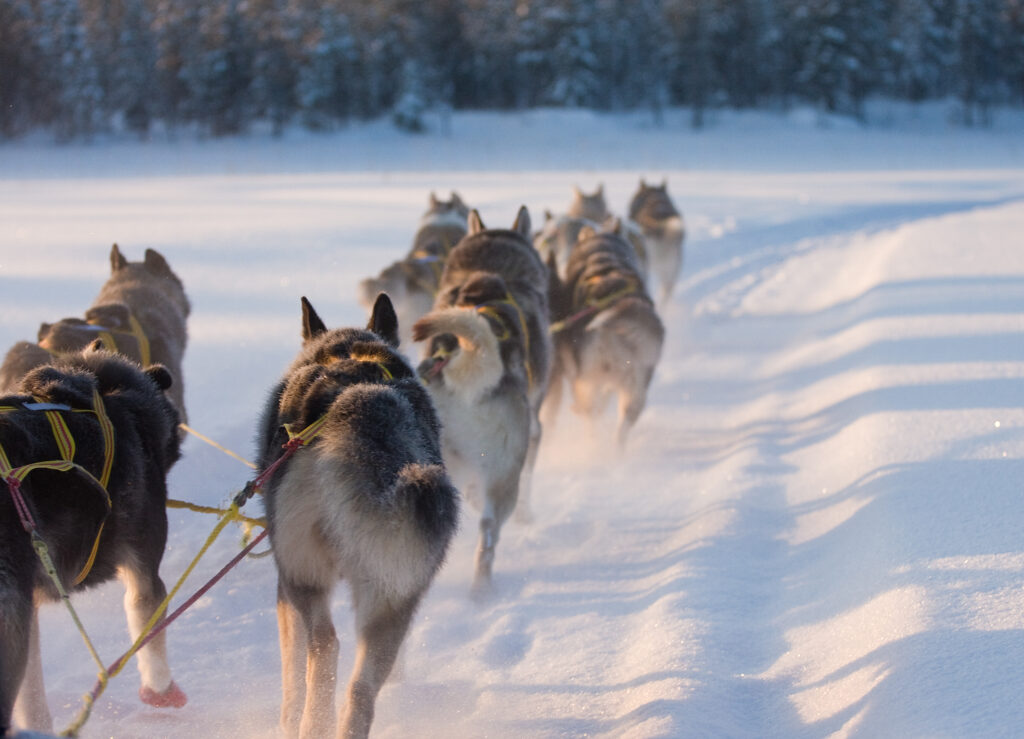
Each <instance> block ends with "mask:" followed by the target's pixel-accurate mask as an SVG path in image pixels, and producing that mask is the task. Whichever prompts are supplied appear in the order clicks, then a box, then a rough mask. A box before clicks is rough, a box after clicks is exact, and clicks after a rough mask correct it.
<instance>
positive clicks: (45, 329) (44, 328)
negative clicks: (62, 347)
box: [36, 323, 53, 342]
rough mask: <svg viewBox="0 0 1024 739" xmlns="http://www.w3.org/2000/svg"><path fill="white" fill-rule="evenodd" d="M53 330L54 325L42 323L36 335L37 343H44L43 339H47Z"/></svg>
mask: <svg viewBox="0 0 1024 739" xmlns="http://www.w3.org/2000/svg"><path fill="white" fill-rule="evenodd" d="M51 328H53V324H52V323H40V324H39V333H37V334H36V341H37V342H39V341H42V340H43V339H45V338H46V336H47V334H49V333H50V329H51Z"/></svg>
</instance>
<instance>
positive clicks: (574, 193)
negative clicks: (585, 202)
mask: <svg viewBox="0 0 1024 739" xmlns="http://www.w3.org/2000/svg"><path fill="white" fill-rule="evenodd" d="M572 196H573V197H574V198H576V199H577V200H582V199H583V191H582V190H580V186H579V185H573V186H572Z"/></svg>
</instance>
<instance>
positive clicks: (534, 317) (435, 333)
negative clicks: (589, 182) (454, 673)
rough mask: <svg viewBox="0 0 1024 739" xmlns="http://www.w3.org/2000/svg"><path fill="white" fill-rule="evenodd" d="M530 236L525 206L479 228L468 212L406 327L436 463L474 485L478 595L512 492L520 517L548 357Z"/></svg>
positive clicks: (544, 283) (541, 270) (541, 280)
mask: <svg viewBox="0 0 1024 739" xmlns="http://www.w3.org/2000/svg"><path fill="white" fill-rule="evenodd" d="M529 234H530V215H529V213H528V212H527V210H526V208H525V207H522V208H520V209H519V214H518V216H517V218H516V221H515V224H514V225H513V227H512V228H511V229H510V230H501V229H495V230H487V229H485V228H484V225H483V223H482V222H481V220H480V214H479V213H477V212H476V211H475V210H474V211H472V212H471V213H470V216H469V234H468V235H467V236H466V238H464V239H463V240H462V241H461V242H459V244H458V246H456V247H455V248H454V249H453V250H452V253H451V254H450V255H449V256H448V261H447V263H446V264H445V270H444V274H443V275H442V276H441V288H440V291H439V293H438V296H437V301H436V302H435V304H434V310H432V311H431V312H430V313H428V314H427V315H426V316H424V317H423V318H421V319H420V320H419V321H417V322H416V325H415V326H413V338H414V339H415V340H416V341H427V340H428V339H429V343H428V344H427V345H426V350H425V352H424V356H425V359H424V360H423V361H422V362H421V363H420V366H419V373H420V376H421V377H422V378H423V380H424V382H425V383H426V384H427V387H428V388H429V389H430V393H431V395H432V396H433V398H434V403H435V404H436V405H437V409H438V414H439V415H440V417H441V421H442V424H443V433H442V439H443V443H444V454H445V461H446V463H447V464H448V468H449V469H450V470H451V472H452V475H453V476H454V477H455V479H456V480H457V481H458V482H459V485H460V487H462V488H463V489H467V492H470V493H471V494H472V493H475V492H480V493H482V495H481V496H480V498H481V499H482V508H483V512H482V516H481V520H480V543H479V547H478V548H477V553H476V569H475V575H474V582H473V589H474V592H475V593H476V594H478V595H483V594H484V593H486V591H487V590H488V588H489V586H490V584H491V573H492V569H493V564H494V552H495V547H496V545H497V543H498V536H499V533H500V531H501V527H502V524H504V522H505V521H506V520H507V519H508V516H509V514H511V513H512V511H513V510H514V509H516V502H517V500H518V501H519V509H518V510H519V514H518V515H519V516H521V517H522V518H524V519H526V518H528V507H527V506H528V502H529V501H528V494H529V478H530V474H531V472H532V470H533V464H534V461H535V460H536V455H537V447H538V445H539V443H540V435H541V426H540V419H539V416H538V411H539V408H540V404H541V402H542V400H543V398H544V393H545V391H546V389H547V383H548V372H549V370H550V362H551V342H550V337H549V336H548V303H547V290H548V271H547V269H546V268H545V266H544V264H543V263H542V262H541V261H540V258H539V257H538V255H537V252H536V251H535V250H534V249H533V248H532V246H531V245H530V242H529V238H530V236H529ZM464 483H470V484H465V485H464Z"/></svg>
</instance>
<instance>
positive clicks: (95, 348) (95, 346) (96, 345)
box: [85, 339, 104, 352]
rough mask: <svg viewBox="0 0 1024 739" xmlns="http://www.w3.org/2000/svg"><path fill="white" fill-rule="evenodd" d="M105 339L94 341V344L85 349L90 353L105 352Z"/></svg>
mask: <svg viewBox="0 0 1024 739" xmlns="http://www.w3.org/2000/svg"><path fill="white" fill-rule="evenodd" d="M103 348H104V347H103V339H93V342H92V343H91V344H89V346H87V347H86V348H85V350H86V351H88V352H99V351H103Z"/></svg>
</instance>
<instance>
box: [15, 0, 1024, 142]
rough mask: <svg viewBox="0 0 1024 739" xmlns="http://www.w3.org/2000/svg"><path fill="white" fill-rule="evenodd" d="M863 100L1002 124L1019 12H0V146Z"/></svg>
mask: <svg viewBox="0 0 1024 739" xmlns="http://www.w3.org/2000/svg"><path fill="white" fill-rule="evenodd" d="M872 95H884V96H886V97H889V98H895V99H901V100H910V101H919V100H926V99H930V98H952V99H955V100H957V101H959V103H960V105H959V108H958V115H959V117H960V118H961V119H962V121H963V122H965V123H968V124H975V123H980V124H985V123H986V122H987V121H988V117H989V111H990V108H991V106H992V105H994V104H996V103H1009V104H1016V105H1019V104H1021V103H1022V102H1024V0H843V1H842V2H840V1H839V0H344V1H342V0H0V102H2V105H0V137H6V138H9V137H14V136H18V135H21V134H24V133H25V132H27V131H31V130H35V129H46V130H48V131H50V132H52V134H53V135H54V136H55V137H56V138H58V139H61V140H68V139H88V138H89V137H91V136H94V135H97V134H103V133H106V132H109V131H115V132H122V131H127V132H134V133H137V134H139V135H143V136H144V135H146V134H148V133H151V132H152V131H153V130H154V128H155V127H156V126H160V127H161V129H162V130H171V131H173V130H176V129H179V128H181V127H191V128H194V129H196V130H197V131H199V132H200V133H202V134H212V135H228V134H233V133H238V132H243V131H245V130H246V129H247V128H248V127H249V126H250V125H252V124H253V123H254V122H255V121H263V122H269V123H270V124H271V125H272V126H273V127H274V128H275V129H277V130H282V129H283V128H284V127H285V126H286V125H289V124H300V125H303V126H307V127H309V128H312V129H318V130H320V129H333V128H336V127H338V126H340V125H344V124H345V123H346V122H349V121H352V120H358V119H366V118H374V117H380V116H384V115H389V116H392V117H393V119H394V120H395V122H396V123H397V124H398V125H400V126H401V127H404V128H408V129H411V130H415V129H417V128H419V127H421V126H422V125H424V117H423V114H424V111H426V110H440V111H447V110H467V109H490V110H495V109H499V110H505V109H515V110H522V109H527V108H535V107H540V106H554V107H581V108H593V109H599V110H632V109H645V108H646V109H650V110H651V111H653V114H654V115H655V116H656V117H658V116H660V115H661V111H662V110H663V109H665V108H666V107H669V106H678V105H684V106H687V107H688V108H689V109H690V110H692V111H693V113H692V118H691V121H690V122H691V123H692V124H693V125H695V126H700V125H701V124H702V122H703V118H704V115H705V112H706V111H707V110H709V109H715V108H719V107H739V108H748V107H771V108H780V107H788V106H791V105H794V104H811V105H815V106H818V107H819V108H820V109H822V110H825V111H828V112H840V113H844V114H852V115H854V116H860V115H862V113H863V105H864V101H865V100H866V99H867V98H868V97H869V96H872ZM442 118H443V116H442Z"/></svg>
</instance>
